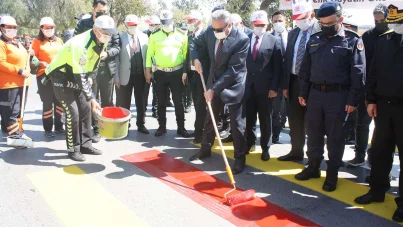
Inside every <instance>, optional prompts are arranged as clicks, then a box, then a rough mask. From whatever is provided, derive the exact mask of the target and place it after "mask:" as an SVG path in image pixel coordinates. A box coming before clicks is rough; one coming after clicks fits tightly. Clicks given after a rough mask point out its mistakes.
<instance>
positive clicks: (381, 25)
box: [375, 22, 389, 34]
mask: <svg viewBox="0 0 403 227" xmlns="http://www.w3.org/2000/svg"><path fill="white" fill-rule="evenodd" d="M375 29H376V30H377V31H378V32H379V33H381V34H383V33H385V32H387V31H388V30H389V27H388V24H387V23H385V22H381V23H376V24H375Z"/></svg>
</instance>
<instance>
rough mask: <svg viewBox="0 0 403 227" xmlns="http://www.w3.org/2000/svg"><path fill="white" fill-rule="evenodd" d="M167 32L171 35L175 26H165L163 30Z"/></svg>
mask: <svg viewBox="0 0 403 227" xmlns="http://www.w3.org/2000/svg"><path fill="white" fill-rule="evenodd" d="M162 30H164V31H165V32H167V33H169V32H172V31H173V30H174V25H173V24H164V27H163V28H162Z"/></svg>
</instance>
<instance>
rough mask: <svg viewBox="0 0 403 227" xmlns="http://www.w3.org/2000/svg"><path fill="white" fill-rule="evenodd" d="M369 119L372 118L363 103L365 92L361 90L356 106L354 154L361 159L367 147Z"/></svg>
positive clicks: (363, 157)
mask: <svg viewBox="0 0 403 227" xmlns="http://www.w3.org/2000/svg"><path fill="white" fill-rule="evenodd" d="M371 121H372V118H371V117H370V116H369V115H368V112H367V106H366V105H365V93H364V92H363V93H362V94H361V96H360V103H359V104H358V108H357V122H356V125H355V156H356V157H357V158H360V159H362V160H364V159H365V152H366V150H367V147H368V138H369V126H370V124H371ZM374 134H375V133H374Z"/></svg>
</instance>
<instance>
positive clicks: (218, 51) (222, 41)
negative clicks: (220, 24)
mask: <svg viewBox="0 0 403 227" xmlns="http://www.w3.org/2000/svg"><path fill="white" fill-rule="evenodd" d="M223 44H224V40H223V39H220V42H219V43H218V47H217V51H216V52H215V60H216V61H217V56H218V54H219V53H220V52H221V49H222V46H223Z"/></svg>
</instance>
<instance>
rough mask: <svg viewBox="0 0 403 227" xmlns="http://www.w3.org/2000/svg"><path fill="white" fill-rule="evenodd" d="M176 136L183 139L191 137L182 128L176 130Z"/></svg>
mask: <svg viewBox="0 0 403 227" xmlns="http://www.w3.org/2000/svg"><path fill="white" fill-rule="evenodd" d="M176 134H178V135H180V136H182V137H183V138H190V137H192V134H190V133H188V131H187V130H186V129H184V128H182V129H178V130H177V131H176Z"/></svg>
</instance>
